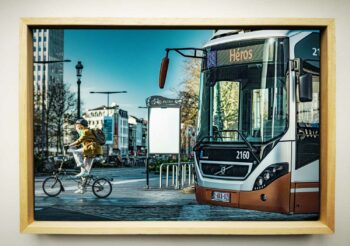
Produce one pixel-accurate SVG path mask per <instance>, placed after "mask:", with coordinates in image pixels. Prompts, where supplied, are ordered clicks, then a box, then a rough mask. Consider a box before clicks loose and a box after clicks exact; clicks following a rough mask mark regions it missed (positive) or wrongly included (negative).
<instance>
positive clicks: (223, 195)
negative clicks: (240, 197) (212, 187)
mask: <svg viewBox="0 0 350 246" xmlns="http://www.w3.org/2000/svg"><path fill="white" fill-rule="evenodd" d="M211 200H213V201H217V202H230V193H228V192H219V191H213V193H212V194H211Z"/></svg>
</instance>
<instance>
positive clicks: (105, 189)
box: [92, 178, 112, 198]
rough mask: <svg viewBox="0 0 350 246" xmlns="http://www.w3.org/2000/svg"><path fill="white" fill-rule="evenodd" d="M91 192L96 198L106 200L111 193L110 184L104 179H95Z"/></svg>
mask: <svg viewBox="0 0 350 246" xmlns="http://www.w3.org/2000/svg"><path fill="white" fill-rule="evenodd" d="M92 192H93V193H94V195H95V196H97V197H98V198H106V197H108V196H109V195H110V194H111V193H112V184H111V182H110V181H109V180H107V179H105V178H99V179H96V180H95V182H94V183H93V184H92Z"/></svg>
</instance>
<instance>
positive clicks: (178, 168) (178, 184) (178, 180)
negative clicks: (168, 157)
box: [176, 152, 181, 189]
mask: <svg viewBox="0 0 350 246" xmlns="http://www.w3.org/2000/svg"><path fill="white" fill-rule="evenodd" d="M180 168H181V159H180V152H179V154H178V162H177V170H176V176H177V177H176V189H180Z"/></svg>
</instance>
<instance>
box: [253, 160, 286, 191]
mask: <svg viewBox="0 0 350 246" xmlns="http://www.w3.org/2000/svg"><path fill="white" fill-rule="evenodd" d="M288 166H289V165H288V163H276V164H273V165H270V166H268V167H267V168H265V170H264V171H262V173H261V174H260V175H259V176H258V177H257V178H256V180H255V184H254V187H253V190H260V189H263V188H265V187H266V186H268V185H269V184H271V183H272V182H273V181H274V180H276V179H278V178H279V177H281V176H283V175H285V174H287V173H288Z"/></svg>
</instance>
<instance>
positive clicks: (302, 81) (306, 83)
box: [299, 73, 312, 102]
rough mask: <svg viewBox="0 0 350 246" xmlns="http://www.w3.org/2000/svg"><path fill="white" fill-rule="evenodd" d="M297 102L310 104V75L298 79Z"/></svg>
mask: <svg viewBox="0 0 350 246" xmlns="http://www.w3.org/2000/svg"><path fill="white" fill-rule="evenodd" d="M299 101H300V102H312V75H311V74H309V73H306V74H303V75H301V76H300V77H299Z"/></svg>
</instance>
